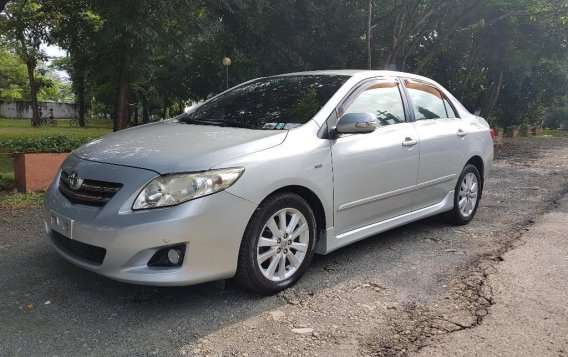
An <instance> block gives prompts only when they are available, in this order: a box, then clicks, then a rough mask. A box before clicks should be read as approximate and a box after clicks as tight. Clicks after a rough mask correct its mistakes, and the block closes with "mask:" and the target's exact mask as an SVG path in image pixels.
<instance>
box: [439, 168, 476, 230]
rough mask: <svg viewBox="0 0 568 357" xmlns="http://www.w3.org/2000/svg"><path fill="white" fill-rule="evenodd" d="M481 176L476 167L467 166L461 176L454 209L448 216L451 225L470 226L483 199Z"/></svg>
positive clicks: (457, 186)
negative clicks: (480, 199) (481, 198)
mask: <svg viewBox="0 0 568 357" xmlns="http://www.w3.org/2000/svg"><path fill="white" fill-rule="evenodd" d="M481 187H482V186H481V175H480V174H479V170H477V167H475V166H474V165H466V167H464V169H463V170H462V173H461V174H460V177H459V179H458V183H457V185H456V189H455V194H454V208H453V209H452V210H451V211H449V212H448V213H447V214H446V218H447V219H448V221H449V222H450V223H453V224H457V225H464V224H468V223H469V222H470V221H471V220H472V219H473V217H474V216H475V213H476V212H477V207H478V205H479V198H480V197H481Z"/></svg>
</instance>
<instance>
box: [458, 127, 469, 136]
mask: <svg viewBox="0 0 568 357" xmlns="http://www.w3.org/2000/svg"><path fill="white" fill-rule="evenodd" d="M466 135H467V132H465V131H463V130H461V129H460V130H458V136H459V137H460V138H463V137H464V136H466Z"/></svg>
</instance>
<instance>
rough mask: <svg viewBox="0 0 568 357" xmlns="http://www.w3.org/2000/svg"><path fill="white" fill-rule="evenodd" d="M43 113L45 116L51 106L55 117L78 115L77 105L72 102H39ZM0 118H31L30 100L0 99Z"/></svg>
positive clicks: (64, 117)
mask: <svg viewBox="0 0 568 357" xmlns="http://www.w3.org/2000/svg"><path fill="white" fill-rule="evenodd" d="M39 105H40V107H41V108H42V110H43V115H44V116H47V115H48V113H49V109H50V108H53V112H54V114H55V119H69V118H76V117H78V116H79V106H78V105H77V104H74V103H58V102H39ZM0 118H15V119H31V118H32V103H31V102H30V101H26V100H23V101H17V102H12V101H7V100H0Z"/></svg>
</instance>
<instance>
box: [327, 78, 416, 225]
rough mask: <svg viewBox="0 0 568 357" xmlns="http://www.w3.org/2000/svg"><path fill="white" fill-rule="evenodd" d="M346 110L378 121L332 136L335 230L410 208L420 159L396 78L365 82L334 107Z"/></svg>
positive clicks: (397, 214) (413, 130)
mask: <svg viewBox="0 0 568 357" xmlns="http://www.w3.org/2000/svg"><path fill="white" fill-rule="evenodd" d="M345 113H373V114H376V115H377V126H378V127H377V129H376V130H375V131H374V132H373V133H370V134H357V135H342V136H340V137H338V138H337V139H336V140H334V142H332V145H331V148H332V159H333V177H334V211H335V219H334V225H335V233H336V234H342V233H346V232H349V231H352V230H354V229H357V228H361V227H365V226H367V225H369V224H373V223H376V222H379V221H383V220H386V219H389V218H393V217H396V216H399V215H402V214H405V213H409V212H410V211H411V206H412V195H413V188H414V186H415V185H416V179H417V173H418V164H419V162H418V161H419V143H418V138H417V135H416V131H415V128H414V125H413V123H410V122H407V120H406V115H405V110H404V105H403V101H402V96H401V88H400V83H399V82H398V81H397V80H396V79H395V78H382V79H377V80H374V81H371V82H368V83H366V84H364V85H363V86H362V87H361V88H359V89H358V90H357V91H356V92H355V93H354V94H353V95H352V97H351V98H349V99H348V100H347V101H346V103H344V105H342V106H341V107H340V108H339V109H338V115H343V114H345Z"/></svg>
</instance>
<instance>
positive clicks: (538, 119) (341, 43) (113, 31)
mask: <svg viewBox="0 0 568 357" xmlns="http://www.w3.org/2000/svg"><path fill="white" fill-rule="evenodd" d="M18 4H19V5H20V6H21V4H28V5H25V6H24V7H23V9H24V10H25V9H27V7H29V6H32V7H34V6H35V10H34V11H33V12H30V11H27V10H25V11H20V10H18V11H15V10H14V9H16V5H18ZM32 4H35V5H32ZM369 4H370V5H372V6H371V8H372V10H371V13H370V15H371V16H370V18H371V26H370V27H367V21H368V19H369V12H368V9H369ZM6 13H7V14H16V15H18V14H20V13H21V14H20V15H18V16H19V17H18V16H15V17H14V18H16V17H17V18H21V19H23V18H26V19H29V23H25V28H26V29H28V30H26V31H27V32H24V33H26V34H28V35H29V36H27V37H29V38H30V39H33V38H41V39H42V40H41V41H43V42H48V43H57V44H58V45H59V46H61V47H62V48H64V49H65V50H67V51H68V53H69V57H68V58H66V59H64V60H62V61H61V62H60V65H61V68H64V69H65V70H67V71H68V72H69V74H70V76H71V79H72V82H73V92H74V94H75V96H76V98H77V101H78V102H79V105H80V108H81V109H80V117H81V118H83V117H84V116H85V112H86V111H87V109H88V108H89V107H90V108H91V110H95V112H97V113H104V114H105V115H109V116H112V117H113V118H114V124H115V130H118V129H121V128H123V127H125V125H126V123H128V122H130V121H132V120H136V121H139V118H138V117H139V116H141V117H142V121H148V120H149V118H150V116H151V115H152V114H153V115H159V116H162V117H165V116H168V115H171V114H173V113H174V112H178V111H180V110H182V108H183V106H185V105H186V104H188V103H189V102H190V101H197V100H200V99H204V98H207V97H209V96H211V95H212V94H215V93H218V92H219V91H221V90H224V89H225V74H226V70H227V68H225V67H223V65H222V62H221V61H222V58H223V57H225V56H228V57H230V58H231V59H232V64H231V65H230V67H229V68H228V74H229V84H230V85H231V86H232V85H236V84H238V83H241V82H243V81H245V80H249V79H252V78H255V77H259V76H266V75H271V74H277V73H284V72H292V71H304V70H316V69H337V68H366V67H367V56H368V53H367V31H370V33H371V37H370V45H371V55H372V56H371V58H372V61H371V64H372V67H373V68H374V69H397V70H402V71H408V72H415V73H419V74H423V75H425V76H429V77H432V78H434V79H436V80H437V81H438V82H440V83H441V84H442V85H444V86H445V87H447V88H448V89H449V90H451V91H452V92H453V93H455V94H456V96H458V97H459V99H460V100H461V101H462V102H463V103H464V105H466V107H467V108H468V109H470V110H471V111H472V112H477V113H479V114H480V115H482V116H484V117H488V118H490V117H494V118H496V121H497V123H496V124H495V125H496V126H497V125H500V126H502V127H507V126H510V125H518V124H520V123H522V122H527V123H528V124H531V125H540V124H541V123H542V122H543V121H544V120H548V117H549V115H550V113H551V108H552V107H563V106H565V104H566V97H567V96H568V65H567V63H566V60H565V59H566V58H567V56H568V20H567V19H568V4H567V3H566V0H547V1H544V0H507V1H505V0H470V1H462V0H448V1H438V0H401V1H388V0H341V1H340V0H281V1H269V0H221V1H202V0H172V1H156V0H123V1H119V2H116V1H115V2H108V1H104V0H92V1H89V0H34V1H25V0H12V1H9V3H8V5H7V12H6ZM8 22H9V21H8ZM20 24H21V22H20ZM29 29H32V30H29ZM36 30H37V31H36ZM10 33H13V32H10ZM32 34H37V36H36V35H34V36H32ZM8 37H10V36H7V35H6V38H8ZM12 37H13V36H12ZM27 37H26V38H27ZM10 43H13V42H10ZM12 47H13V48H14V49H15V50H16V51H17V47H18V46H17V44H16V45H14V46H12ZM20 47H22V46H20ZM31 47H33V46H27V47H26V48H31ZM32 52H33V51H32ZM17 53H19V52H17ZM36 54H37V55H38V56H39V57H38V56H36V58H40V57H41V54H40V53H36ZM23 58H24V57H22V59H23ZM40 62H41V60H40ZM40 68H41V66H40ZM1 81H2V77H1V76H0V84H1V83H2V82H1ZM13 95H17V93H16V92H14V93H13ZM558 101H562V103H560V104H559V103H558ZM306 105H307V104H306ZM94 106H96V108H94Z"/></svg>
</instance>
